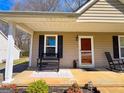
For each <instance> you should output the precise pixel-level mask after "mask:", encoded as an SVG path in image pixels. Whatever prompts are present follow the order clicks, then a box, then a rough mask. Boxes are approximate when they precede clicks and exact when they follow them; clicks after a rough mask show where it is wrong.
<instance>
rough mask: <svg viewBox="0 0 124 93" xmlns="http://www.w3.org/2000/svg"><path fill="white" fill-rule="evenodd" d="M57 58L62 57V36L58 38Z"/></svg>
mask: <svg viewBox="0 0 124 93" xmlns="http://www.w3.org/2000/svg"><path fill="white" fill-rule="evenodd" d="M58 56H59V58H62V57H63V36H62V35H59V36H58Z"/></svg>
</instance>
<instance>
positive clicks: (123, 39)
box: [120, 37, 124, 46]
mask: <svg viewBox="0 0 124 93" xmlns="http://www.w3.org/2000/svg"><path fill="white" fill-rule="evenodd" d="M120 45H121V46H124V37H120Z"/></svg>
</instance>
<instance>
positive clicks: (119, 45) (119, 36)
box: [118, 35, 124, 59]
mask: <svg viewBox="0 0 124 93" xmlns="http://www.w3.org/2000/svg"><path fill="white" fill-rule="evenodd" d="M121 37H124V35H118V47H119V58H120V59H124V57H121V44H120V38H121Z"/></svg>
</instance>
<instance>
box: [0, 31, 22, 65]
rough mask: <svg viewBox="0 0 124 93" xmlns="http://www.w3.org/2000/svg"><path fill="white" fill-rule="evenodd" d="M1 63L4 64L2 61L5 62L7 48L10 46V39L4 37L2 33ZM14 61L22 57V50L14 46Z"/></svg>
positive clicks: (0, 36)
mask: <svg viewBox="0 0 124 93" xmlns="http://www.w3.org/2000/svg"><path fill="white" fill-rule="evenodd" d="M0 42H1V44H0V63H2V61H5V60H6V58H7V46H8V39H7V37H6V35H4V33H3V32H2V31H0ZM13 56H14V57H13V59H14V60H16V59H19V57H20V49H19V48H18V47H17V46H16V45H14V49H13Z"/></svg>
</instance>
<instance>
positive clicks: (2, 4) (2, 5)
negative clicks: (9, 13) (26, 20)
mask: <svg viewBox="0 0 124 93" xmlns="http://www.w3.org/2000/svg"><path fill="white" fill-rule="evenodd" d="M12 1H13V0H0V10H3V11H5V10H10V9H11V7H12V5H13V4H14V2H12Z"/></svg>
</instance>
